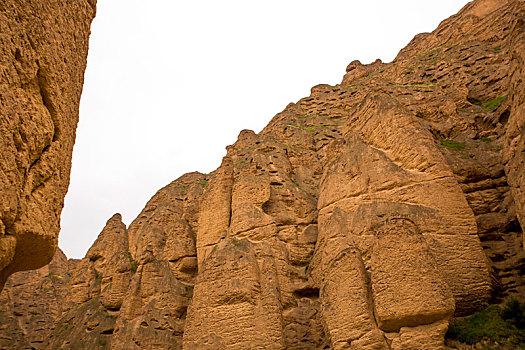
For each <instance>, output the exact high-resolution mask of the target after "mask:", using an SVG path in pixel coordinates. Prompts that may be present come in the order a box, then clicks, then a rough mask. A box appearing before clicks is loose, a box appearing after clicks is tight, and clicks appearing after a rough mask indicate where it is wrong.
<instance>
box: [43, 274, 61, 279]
mask: <svg viewBox="0 0 525 350" xmlns="http://www.w3.org/2000/svg"><path fill="white" fill-rule="evenodd" d="M47 277H49V278H59V279H62V278H64V276H63V275H61V274H55V273H50V274H49V275H47Z"/></svg>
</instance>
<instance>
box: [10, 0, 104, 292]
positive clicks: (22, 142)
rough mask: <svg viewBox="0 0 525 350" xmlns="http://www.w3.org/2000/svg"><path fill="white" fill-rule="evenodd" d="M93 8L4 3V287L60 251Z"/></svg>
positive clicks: (51, 3)
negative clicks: (62, 214) (10, 279)
mask: <svg viewBox="0 0 525 350" xmlns="http://www.w3.org/2000/svg"><path fill="white" fill-rule="evenodd" d="M95 3H96V1H95V0H89V1H88V0H80V1H75V2H70V3H67V4H64V3H63V2H61V1H56V0H53V1H19V0H5V1H2V4H0V33H2V35H0V193H1V194H2V201H1V202H0V285H3V284H4V282H5V280H6V278H7V277H8V276H9V275H10V274H12V273H13V272H16V271H21V270H28V269H36V268H39V267H41V266H43V265H45V264H47V263H49V261H50V260H51V258H52V257H53V254H54V253H55V250H56V248H57V239H58V232H59V230H60V229H59V219H60V212H61V211H62V207H63V203H64V196H65V194H66V191H67V188H68V185H69V173H70V168H71V154H72V151H73V144H74V142H75V131H76V126H77V122H78V106H79V102H80V94H81V92H82V84H83V80H84V69H85V67H86V57H87V49H88V37H89V33H90V31H89V27H90V25H91V21H92V19H93V17H94V16H95Z"/></svg>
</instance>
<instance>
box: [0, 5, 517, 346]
mask: <svg viewBox="0 0 525 350" xmlns="http://www.w3.org/2000/svg"><path fill="white" fill-rule="evenodd" d="M524 15H525V2H523V1H519V0H512V1H511V0H509V1H496V0H476V1H474V2H472V3H470V4H468V5H467V6H466V7H465V8H464V9H463V10H462V11H461V12H460V13H459V14H457V15H455V16H453V17H451V18H450V19H448V20H445V21H444V22H442V23H441V24H440V26H439V27H438V28H437V29H436V30H435V31H434V32H433V33H429V34H421V35H418V36H416V37H415V38H414V40H412V42H411V43H410V44H409V45H408V46H407V47H406V48H405V49H403V50H401V52H400V53H399V55H398V57H397V58H396V59H395V60H394V62H392V63H389V64H384V63H382V62H380V61H376V62H374V63H372V64H370V65H362V64H360V63H359V62H352V63H351V64H350V65H349V66H348V68H347V73H346V74H345V76H344V77H343V80H342V82H341V84H339V85H336V86H328V85H319V86H316V87H314V88H313V89H312V93H311V95H310V96H309V97H307V98H304V99H302V100H300V101H299V102H297V103H296V104H290V105H289V106H288V107H287V108H286V109H285V110H284V111H283V112H282V113H280V114H278V115H277V116H275V117H274V118H273V119H272V121H271V122H270V123H269V125H268V126H267V127H266V128H265V129H264V130H263V131H262V132H260V133H259V134H255V133H254V132H252V131H249V130H244V131H242V132H241V133H240V135H239V138H238V140H237V142H236V143H235V144H233V145H231V146H229V147H227V151H228V152H227V155H226V156H225V157H224V159H223V161H222V164H221V166H220V167H219V168H218V169H217V170H216V171H215V172H213V173H211V174H207V175H203V174H199V173H191V174H186V175H184V176H182V177H181V178H179V179H177V180H175V181H174V182H172V183H171V184H169V185H168V186H166V187H165V188H163V189H161V190H160V191H159V192H158V193H157V194H155V196H153V198H152V199H151V200H150V201H149V202H148V203H147V205H146V207H145V208H144V210H143V211H142V212H141V214H140V215H139V216H138V217H137V218H136V219H135V220H134V221H133V223H132V224H131V225H130V226H129V228H126V227H125V226H124V224H122V222H121V218H120V216H119V215H115V216H113V217H112V218H111V219H110V220H109V221H108V223H107V224H106V227H105V228H104V230H103V231H102V233H101V234H100V236H99V238H98V239H97V241H96V242H95V243H94V245H93V246H92V247H91V249H90V250H89V252H88V253H87V254H86V257H85V258H84V259H82V260H70V261H68V262H67V264H66V263H62V265H60V266H61V267H60V271H59V272H56V273H57V274H61V275H63V276H65V277H64V279H63V280H62V279H57V283H55V284H53V285H52V286H51V287H49V288H51V289H49V290H52V291H53V293H54V295H56V296H55V297H54V299H53V297H51V299H52V300H50V301H47V303H49V304H52V305H59V306H60V307H58V306H57V308H56V310H57V311H56V312H54V313H52V314H50V315H47V316H45V315H41V313H37V314H38V315H41V316H38V317H42V323H41V324H42V325H43V324H44V323H45V325H46V326H45V327H42V326H38V325H37V324H31V323H28V322H27V321H26V320H25V319H20V320H19V321H16V320H17V319H16V315H17V314H16V312H17V311H16V305H14V304H13V303H14V301H9V302H6V305H9V306H6V307H4V308H3V311H2V314H1V315H0V317H2V318H3V319H5V320H6V321H5V322H4V323H3V324H4V330H3V331H2V332H0V336H1V337H0V340H2V341H5V344H6V345H5V346H6V347H12V348H24V347H25V346H27V344H31V346H33V347H34V348H61V349H78V348H86V349H91V348H93V349H95V348H108V349H110V348H111V349H188V350H189V349H444V335H445V333H446V331H447V328H448V322H449V319H450V318H451V317H453V316H454V315H466V314H469V313H472V312H473V311H475V310H477V309H479V308H480V307H482V306H484V305H486V304H487V303H489V302H498V301H501V300H502V299H503V298H506V297H507V296H509V295H517V296H519V297H522V298H523V297H525V281H524V278H523V275H524V273H523V272H524V268H525V265H524V263H525V252H524V250H523V220H524V214H523V213H524V206H525V202H524V198H525V196H524V194H523V186H525V184H523V179H524V176H523V174H524V172H525V170H524V167H523V162H524V153H523V152H524V146H523V145H524V144H523V129H524V127H523V125H524V122H525V120H524V115H525V112H524V111H523V96H524V87H523V83H522V79H523V78H522V77H523V74H522V73H523V70H524V69H525V68H524V64H525V61H524V59H523V57H525V56H524V47H525V46H524V40H525V37H523V32H524V30H523V17H524ZM56 259H59V258H56ZM59 260H60V259H59ZM63 260H64V259H63V258H62V260H60V261H63ZM50 266H52V265H50ZM49 268H51V267H49ZM39 271H43V270H39ZM46 273H48V272H46V271H44V272H38V271H37V272H28V273H27V274H28V275H27V277H26V278H24V279H22V280H19V279H18V278H19V277H18V275H15V276H13V281H19V282H17V283H18V284H16V283H15V285H11V284H10V285H9V286H8V288H6V290H5V291H4V294H3V295H2V297H3V298H11V299H6V300H15V299H16V298H15V297H14V294H13V291H14V290H15V288H18V289H21V288H25V284H28V283H30V282H29V280H35V281H37V280H38V281H41V280H42V279H43V278H44V276H43V275H42V274H44V275H45V274H46ZM54 273H55V272H54ZM30 274H34V276H33V275H31V276H33V277H29V276H30ZM37 274H40V275H42V276H40V277H38V276H37ZM53 281H55V280H53ZM59 281H62V282H61V283H58V282H59ZM10 283H11V282H10ZM13 283H14V282H13ZM38 283H42V282H38ZM41 290H42V291H41V293H43V294H42V295H44V294H45V293H48V294H49V293H50V292H46V290H47V289H41ZM37 295H38V296H37ZM13 298H15V299H13ZM31 298H32V299H36V298H42V297H40V294H38V293H37V292H35V295H34V296H28V297H27V299H28V300H30V299H31ZM9 303H11V304H9ZM28 303H31V301H28ZM39 310H40V309H39ZM44 316H45V317H44ZM24 317H25V316H24ZM15 321H16V322H15Z"/></svg>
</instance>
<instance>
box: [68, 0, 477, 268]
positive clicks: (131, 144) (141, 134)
mask: <svg viewBox="0 0 525 350" xmlns="http://www.w3.org/2000/svg"><path fill="white" fill-rule="evenodd" d="M467 2H468V1H466V0H439V1H437V0H398V1H388V0H368V1H359V2H358V1H351V0H346V1H339V0H325V1H309V0H301V1H299V0H280V1H274V0H266V1H248V0H242V1H240V0H239V1H233V0H223V1H217V0H214V1H209V0H201V1H178V0H149V1H143V0H140V1H139V0H98V10H97V17H96V18H95V20H94V21H93V25H92V28H91V29H92V34H91V39H90V48H89V57H88V65H87V69H86V75H85V84H84V92H83V95H82V101H81V105H80V122H79V125H78V129H77V140H76V144H75V149H74V152H73V168H72V172H71V184H70V187H69V192H68V194H67V196H66V201H65V207H64V210H63V213H62V223H61V226H62V230H61V232H60V239H59V246H60V247H61V248H62V250H63V251H64V252H65V253H66V255H67V256H68V257H70V258H81V257H83V256H84V255H85V253H86V251H87V249H88V248H89V247H90V246H91V244H92V243H93V241H94V240H95V239H96V237H97V236H98V234H99V232H100V231H101V230H102V228H103V227H104V225H105V223H106V220H107V219H108V218H109V217H111V216H112V215H113V214H114V213H116V212H119V213H121V214H122V215H123V218H124V222H125V223H126V225H129V223H131V221H132V220H133V219H134V218H135V217H136V216H137V215H138V214H139V213H140V211H141V210H142V208H143V207H144V205H145V204H146V202H147V201H148V200H149V199H150V198H151V196H153V195H154V194H155V192H156V191H157V190H159V189H160V188H161V187H163V186H165V185H166V184H168V183H169V182H171V181H172V180H174V179H176V178H177V177H179V176H181V175H182V174H184V173H186V172H191V171H200V172H205V173H207V172H210V171H212V170H214V169H215V168H217V167H218V166H219V164H220V162H221V159H222V157H223V156H224V155H225V154H226V151H225V147H226V146H227V145H230V144H232V143H234V142H235V140H236V139H237V135H238V134H239V132H240V131H241V130H242V129H251V130H254V131H255V132H259V131H260V130H261V129H262V128H263V127H264V126H265V125H266V124H267V123H268V122H269V121H270V119H271V118H272V117H273V116H274V115H275V114H277V113H279V112H280V111H282V110H283V109H284V108H285V107H286V105H287V104H288V103H290V102H297V101H298V100H299V99H300V98H302V97H306V96H308V95H309V94H310V88H311V87H313V86H315V85H317V84H320V83H326V84H331V85H334V84H337V83H339V82H340V81H341V79H342V77H343V75H344V73H345V68H346V66H347V65H348V63H350V62H351V61H353V60H355V59H359V60H360V61H361V62H363V63H370V62H372V61H374V60H375V59H376V58H380V59H382V60H383V61H384V62H390V61H392V60H393V59H394V58H395V56H396V54H397V52H398V51H399V50H400V49H401V48H403V47H404V46H405V45H406V44H408V42H409V41H410V40H411V39H412V38H413V36H414V35H416V34H418V33H421V32H430V31H432V30H434V29H435V28H436V27H437V25H438V24H439V22H441V21H442V20H443V19H445V18H447V17H449V16H451V15H453V14H455V13H456V12H458V11H459V10H460V9H461V8H462V7H463V6H464V5H465V4H466V3H467Z"/></svg>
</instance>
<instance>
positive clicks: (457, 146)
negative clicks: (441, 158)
mask: <svg viewBox="0 0 525 350" xmlns="http://www.w3.org/2000/svg"><path fill="white" fill-rule="evenodd" d="M440 144H441V146H443V147H445V148H448V149H450V150H453V151H463V150H464V149H465V143H464V142H457V141H454V140H441V142H440Z"/></svg>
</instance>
